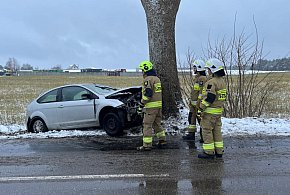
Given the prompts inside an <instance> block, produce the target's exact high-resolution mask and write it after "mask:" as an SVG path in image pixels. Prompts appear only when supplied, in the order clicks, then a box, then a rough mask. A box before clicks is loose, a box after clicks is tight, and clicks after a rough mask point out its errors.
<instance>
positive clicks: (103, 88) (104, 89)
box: [85, 85, 118, 95]
mask: <svg viewBox="0 0 290 195" xmlns="http://www.w3.org/2000/svg"><path fill="white" fill-rule="evenodd" d="M85 86H86V87H87V88H89V89H91V90H92V91H94V92H96V93H97V94H100V95H105V94H108V93H111V92H114V91H116V90H118V89H116V88H112V87H108V86H103V85H85Z"/></svg>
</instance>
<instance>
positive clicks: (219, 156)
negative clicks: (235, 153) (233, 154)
mask: <svg viewBox="0 0 290 195" xmlns="http://www.w3.org/2000/svg"><path fill="white" fill-rule="evenodd" d="M215 157H216V158H222V157H223V154H217V153H216V154H215Z"/></svg>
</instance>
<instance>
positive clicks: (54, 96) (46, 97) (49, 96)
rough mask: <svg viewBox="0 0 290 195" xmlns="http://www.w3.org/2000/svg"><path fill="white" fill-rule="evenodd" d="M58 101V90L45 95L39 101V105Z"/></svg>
mask: <svg viewBox="0 0 290 195" xmlns="http://www.w3.org/2000/svg"><path fill="white" fill-rule="evenodd" d="M56 101H57V89H55V90H52V91H50V92H48V93H46V94H44V95H43V96H41V97H40V98H39V99H38V100H37V102H38V103H50V102H56Z"/></svg>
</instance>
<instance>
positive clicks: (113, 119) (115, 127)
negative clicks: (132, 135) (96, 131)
mask: <svg viewBox="0 0 290 195" xmlns="http://www.w3.org/2000/svg"><path fill="white" fill-rule="evenodd" d="M103 128H104V130H105V131H106V133H107V134H108V135H110V136H119V135H121V134H122V133H123V127H122V122H121V120H120V117H119V116H118V115H117V114H115V113H112V112H110V113H107V114H106V115H105V116H104V118H103Z"/></svg>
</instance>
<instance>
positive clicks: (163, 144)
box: [157, 140, 167, 148]
mask: <svg viewBox="0 0 290 195" xmlns="http://www.w3.org/2000/svg"><path fill="white" fill-rule="evenodd" d="M166 145H167V142H166V141H165V140H159V141H158V142H157V147H158V148H163V147H164V146H166Z"/></svg>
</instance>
